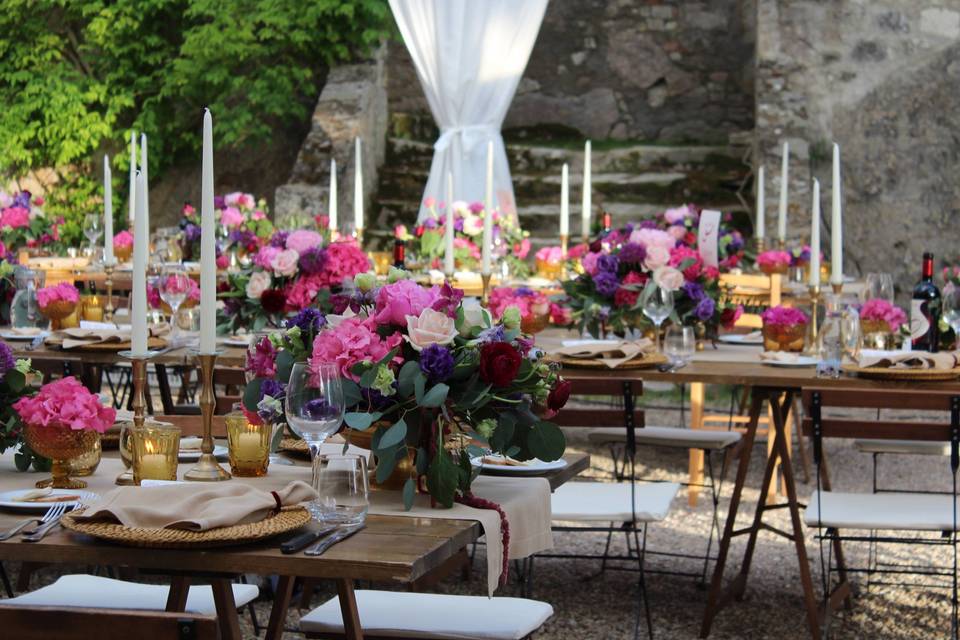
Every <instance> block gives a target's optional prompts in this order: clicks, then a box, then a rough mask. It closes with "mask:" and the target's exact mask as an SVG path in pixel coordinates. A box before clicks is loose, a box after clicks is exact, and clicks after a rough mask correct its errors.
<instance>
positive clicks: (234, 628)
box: [210, 578, 243, 640]
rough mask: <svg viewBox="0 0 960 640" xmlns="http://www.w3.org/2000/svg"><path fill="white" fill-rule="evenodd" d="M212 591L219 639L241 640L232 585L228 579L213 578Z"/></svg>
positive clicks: (211, 582)
mask: <svg viewBox="0 0 960 640" xmlns="http://www.w3.org/2000/svg"><path fill="white" fill-rule="evenodd" d="M210 588H211V589H212V590H213V602H214V603H215V604H216V605H217V620H218V621H219V623H220V637H221V638H223V640H242V639H243V635H242V634H241V633H240V616H239V615H238V614H237V602H236V600H234V599H233V585H232V584H231V583H230V580H229V579H228V578H215V579H214V580H211V581H210Z"/></svg>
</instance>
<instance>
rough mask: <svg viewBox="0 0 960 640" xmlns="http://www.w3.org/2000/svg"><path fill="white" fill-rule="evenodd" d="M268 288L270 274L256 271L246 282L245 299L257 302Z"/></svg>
mask: <svg viewBox="0 0 960 640" xmlns="http://www.w3.org/2000/svg"><path fill="white" fill-rule="evenodd" d="M269 288H270V274H269V273H267V272H266V271H257V272H255V273H253V274H252V275H251V276H250V279H249V280H247V297H248V298H252V299H254V300H259V299H260V296H262V295H263V292H264V291H266V290H267V289H269Z"/></svg>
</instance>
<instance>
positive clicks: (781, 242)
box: [777, 238, 787, 251]
mask: <svg viewBox="0 0 960 640" xmlns="http://www.w3.org/2000/svg"><path fill="white" fill-rule="evenodd" d="M777 248H778V249H780V251H784V250H785V249H786V248H787V241H786V239H784V238H780V239H779V240H777Z"/></svg>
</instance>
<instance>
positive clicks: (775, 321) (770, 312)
mask: <svg viewBox="0 0 960 640" xmlns="http://www.w3.org/2000/svg"><path fill="white" fill-rule="evenodd" d="M760 318H761V319H762V320H763V323H764V324H767V325H771V326H775V327H793V326H796V325H799V324H807V322H808V321H809V320H808V318H807V314H805V313H804V312H803V311H801V310H800V309H795V308H794V307H783V306H777V307H770V308H769V309H767V310H766V311H764V312H763V313H762V314H760Z"/></svg>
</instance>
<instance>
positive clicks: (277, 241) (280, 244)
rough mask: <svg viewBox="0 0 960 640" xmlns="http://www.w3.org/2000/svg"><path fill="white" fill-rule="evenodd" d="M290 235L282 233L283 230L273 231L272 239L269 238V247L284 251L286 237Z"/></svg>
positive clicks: (286, 232) (285, 232) (287, 232)
mask: <svg viewBox="0 0 960 640" xmlns="http://www.w3.org/2000/svg"><path fill="white" fill-rule="evenodd" d="M289 235H290V232H289V231H284V230H283V229H281V230H279V231H275V232H274V233H273V237H271V238H270V246H271V247H276V248H277V249H286V247H287V236H289Z"/></svg>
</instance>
